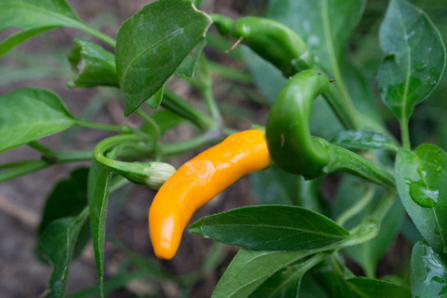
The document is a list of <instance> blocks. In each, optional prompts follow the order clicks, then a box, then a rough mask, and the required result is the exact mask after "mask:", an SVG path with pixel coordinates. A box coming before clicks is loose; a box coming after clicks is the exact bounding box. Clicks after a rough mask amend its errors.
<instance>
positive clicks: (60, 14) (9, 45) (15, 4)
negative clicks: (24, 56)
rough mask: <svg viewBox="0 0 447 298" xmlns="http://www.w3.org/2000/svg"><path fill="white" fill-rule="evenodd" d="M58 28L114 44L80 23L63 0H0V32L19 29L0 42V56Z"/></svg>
mask: <svg viewBox="0 0 447 298" xmlns="http://www.w3.org/2000/svg"><path fill="white" fill-rule="evenodd" d="M58 27H72V28H77V29H80V30H83V31H85V32H87V33H90V34H93V35H95V36H97V37H99V38H102V39H103V40H105V41H106V42H109V43H113V40H111V39H110V38H109V37H107V36H105V35H104V34H102V33H100V32H98V31H96V30H95V29H93V28H91V27H89V26H88V25H87V24H85V23H84V22H82V21H81V19H79V17H78V16H77V15H76V13H75V12H74V11H73V10H72V9H71V8H70V6H68V5H67V3H66V2H65V1H64V0H39V1H35V0H0V32H1V31H3V30H5V29H6V28H20V29H22V30H21V31H19V32H17V33H15V34H13V35H11V36H9V37H7V38H5V39H3V40H2V41H1V42H0V57H1V56H3V55H4V54H6V53H7V52H8V51H10V50H12V49H13V48H14V47H15V46H17V45H19V44H20V43H22V42H24V41H25V40H27V39H29V38H31V37H33V36H35V35H38V34H40V33H43V32H45V31H48V30H51V29H54V28H58Z"/></svg>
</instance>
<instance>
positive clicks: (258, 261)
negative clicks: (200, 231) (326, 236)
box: [211, 249, 309, 298]
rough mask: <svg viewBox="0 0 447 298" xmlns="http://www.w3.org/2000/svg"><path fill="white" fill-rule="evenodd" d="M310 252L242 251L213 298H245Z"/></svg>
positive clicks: (234, 260) (222, 279)
mask: <svg viewBox="0 0 447 298" xmlns="http://www.w3.org/2000/svg"><path fill="white" fill-rule="evenodd" d="M308 255H309V252H299V251H293V252H278V251H272V252H266V251H257V252H255V251H249V250H245V249H241V250H240V251H239V252H238V254H237V255H236V256H235V257H234V258H233V260H232V261H231V264H230V266H228V268H227V270H226V271H225V273H224V275H223V276H222V278H221V279H220V280H219V283H218V284H217V286H216V288H215V289H214V292H213V295H212V296H211V297H212V298H229V297H231V298H245V297H247V296H248V295H250V294H251V293H252V292H254V291H255V290H256V289H257V288H258V287H259V286H260V285H261V284H262V283H263V282H264V281H266V280H267V279H268V278H269V277H270V276H272V275H273V274H275V273H276V272H278V271H279V270H281V269H282V268H284V267H286V266H287V265H289V264H291V263H293V262H296V261H298V260H300V259H302V258H304V257H306V256H308Z"/></svg>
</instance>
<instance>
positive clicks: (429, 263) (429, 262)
mask: <svg viewBox="0 0 447 298" xmlns="http://www.w3.org/2000/svg"><path fill="white" fill-rule="evenodd" d="M411 290H412V292H413V295H414V296H413V297H447V265H446V263H445V262H444V260H443V259H442V258H441V257H440V256H439V254H437V253H436V252H434V251H433V248H432V247H431V246H430V245H428V244H427V243H426V242H418V243H416V244H415V245H414V247H413V254H412V256H411Z"/></svg>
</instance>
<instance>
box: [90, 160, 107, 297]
mask: <svg viewBox="0 0 447 298" xmlns="http://www.w3.org/2000/svg"><path fill="white" fill-rule="evenodd" d="M110 178H111V173H110V172H109V171H107V170H105V169H104V168H103V167H101V166H100V165H99V164H97V163H96V162H93V163H92V166H91V168H90V172H89V174H88V185H87V190H88V203H89V206H90V228H91V233H92V238H93V250H94V253H95V261H96V270H97V272H98V279H99V289H100V293H101V297H104V292H103V284H104V239H105V229H106V218H107V206H108V201H109V186H110V180H111V179H110Z"/></svg>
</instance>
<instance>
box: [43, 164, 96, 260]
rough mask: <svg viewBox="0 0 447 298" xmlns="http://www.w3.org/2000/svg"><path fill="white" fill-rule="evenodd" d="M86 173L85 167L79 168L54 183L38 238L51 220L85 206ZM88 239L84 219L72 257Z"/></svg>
mask: <svg viewBox="0 0 447 298" xmlns="http://www.w3.org/2000/svg"><path fill="white" fill-rule="evenodd" d="M87 175H88V169H87V168H79V169H76V170H74V171H73V172H72V173H71V174H70V178H68V179H65V180H62V181H59V182H58V183H57V184H56V186H55V187H54V189H53V191H52V192H51V194H50V196H49V197H48V199H47V201H46V203H45V207H44V210H43V213H42V219H41V221H40V225H39V228H38V231H37V233H38V237H39V238H40V237H41V236H42V234H43V233H44V232H45V230H46V229H47V227H48V226H49V225H50V224H51V223H52V222H54V221H55V220H58V219H60V218H63V217H72V216H76V215H78V214H79V213H81V211H82V210H83V209H84V208H85V207H86V206H87ZM89 240H90V230H89V221H86V222H85V223H84V226H83V227H82V229H81V231H80V233H79V235H78V241H77V243H76V247H75V249H74V252H73V258H76V257H78V256H79V255H80V254H81V253H82V250H83V249H84V247H85V245H86V244H87V242H88V241H89Z"/></svg>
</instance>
